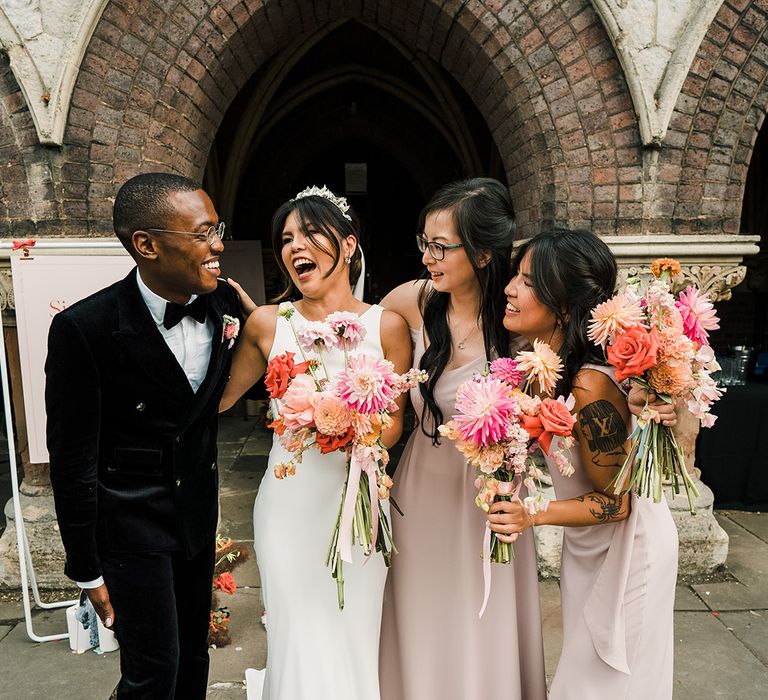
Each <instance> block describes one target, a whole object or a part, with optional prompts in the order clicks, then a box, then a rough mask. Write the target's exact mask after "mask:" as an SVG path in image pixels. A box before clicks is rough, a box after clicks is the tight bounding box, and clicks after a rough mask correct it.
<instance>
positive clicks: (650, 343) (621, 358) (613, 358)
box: [608, 326, 659, 382]
mask: <svg viewBox="0 0 768 700" xmlns="http://www.w3.org/2000/svg"><path fill="white" fill-rule="evenodd" d="M658 350H659V334H658V333H657V332H656V329H655V328H651V330H650V331H647V330H646V329H645V328H643V327H642V326H634V327H633V328H630V329H629V330H628V331H624V333H622V334H621V335H620V336H618V337H617V338H616V340H615V341H614V342H613V345H609V346H608V362H610V363H611V364H612V365H613V366H614V367H615V368H616V381H619V382H621V381H623V380H624V379H626V378H627V377H639V376H641V375H642V374H643V372H645V370H647V369H650V368H651V367H653V366H654V365H655V364H656V353H657V352H658Z"/></svg>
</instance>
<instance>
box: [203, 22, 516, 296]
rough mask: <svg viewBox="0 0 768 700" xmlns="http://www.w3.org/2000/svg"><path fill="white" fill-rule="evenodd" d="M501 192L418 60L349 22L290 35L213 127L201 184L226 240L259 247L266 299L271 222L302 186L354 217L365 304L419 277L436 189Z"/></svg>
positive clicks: (272, 286)
mask: <svg viewBox="0 0 768 700" xmlns="http://www.w3.org/2000/svg"><path fill="white" fill-rule="evenodd" d="M477 175H487V176H491V177H495V178H498V179H500V180H501V181H502V182H505V184H506V178H505V173H504V169H503V166H502V161H501V158H500V156H499V152H498V150H497V147H496V144H495V143H494V140H493V137H492V136H491V134H490V131H489V130H488V127H487V125H486V123H485V120H484V119H483V117H482V116H481V114H480V113H479V112H478V110H477V108H476V107H475V106H474V104H473V103H472V101H471V100H470V98H469V97H468V96H467V94H466V93H465V92H464V90H463V89H462V88H461V87H460V86H459V85H458V84H457V83H456V82H455V81H454V80H453V78H451V76H450V75H449V74H448V73H447V72H446V71H445V70H444V69H442V68H441V67H440V66H439V65H438V64H436V63H435V62H434V61H433V60H432V59H430V58H429V57H428V56H426V55H424V54H421V53H419V52H416V53H414V52H412V51H410V50H408V49H407V48H406V47H404V46H402V45H401V44H400V43H399V42H398V41H397V40H396V39H395V38H394V37H392V36H390V35H387V34H384V33H382V32H381V31H378V30H377V31H374V30H373V29H371V28H369V27H368V26H366V25H364V24H361V23H359V22H356V21H345V22H342V23H337V24H335V25H331V26H328V27H325V28H323V29H322V30H319V31H318V32H316V33H315V34H314V35H312V36H309V37H308V36H303V35H302V36H299V37H297V38H296V39H295V40H293V41H292V43H290V44H289V45H288V46H286V47H285V48H283V49H282V50H281V51H280V52H278V53H277V54H275V55H274V56H273V57H272V58H271V59H270V60H269V61H267V62H266V63H265V64H264V65H262V66H261V67H260V69H259V70H258V71H257V72H256V73H255V74H254V75H253V76H252V77H251V79H250V80H249V82H248V83H247V84H246V85H245V87H244V88H243V89H242V90H241V91H240V93H239V94H238V96H237V98H236V99H235V100H234V102H233V103H232V105H231V107H230V108H229V110H228V112H227V114H226V115H225V118H224V120H223V122H222V124H221V127H220V129H219V132H218V134H217V137H216V139H215V142H214V144H213V147H212V149H211V153H210V156H209V162H208V165H207V168H206V176H205V186H206V188H207V189H208V191H209V192H211V193H212V196H213V198H214V201H215V203H216V205H217V207H218V209H219V212H220V215H221V216H222V218H223V219H224V220H225V221H226V222H227V224H228V228H229V229H230V230H231V232H232V236H233V238H234V240H235V241H261V249H262V260H263V282H264V288H265V292H266V297H267V298H270V297H271V296H273V295H274V294H275V293H276V292H278V291H279V290H280V287H281V281H280V274H279V271H278V268H277V266H276V264H275V263H274V256H273V254H272V250H271V243H270V231H269V229H270V219H271V215H272V213H273V211H274V210H275V209H276V208H277V206H279V204H281V203H282V202H283V201H285V200H286V199H288V198H290V197H292V196H293V195H294V194H295V193H296V192H298V191H300V190H302V189H304V188H305V187H307V186H308V185H312V184H314V185H320V186H322V185H327V186H328V187H329V188H331V189H332V190H333V191H334V192H336V193H338V194H343V195H345V196H346V197H347V199H348V200H349V202H350V203H351V204H352V206H353V207H354V208H355V210H356V211H357V212H358V214H359V216H360V220H361V224H362V232H363V234H362V245H363V249H364V251H365V255H366V266H367V269H366V300H367V301H371V302H373V301H378V300H379V299H381V297H382V296H384V295H385V294H386V293H387V292H388V291H389V290H390V289H392V288H393V287H394V286H396V285H397V284H399V283H401V282H404V281H406V280H408V279H413V278H414V277H417V276H418V275H419V274H420V273H421V262H420V260H421V255H420V254H419V253H418V251H417V250H416V245H415V242H414V236H415V234H416V225H417V218H418V213H419V211H420V210H421V208H422V207H423V206H424V204H425V203H426V202H427V201H428V200H429V198H430V197H431V196H432V194H433V193H434V192H435V190H437V189H438V188H439V187H440V186H441V185H443V184H445V183H446V182H450V181H451V180H455V179H459V178H463V177H470V176H477Z"/></svg>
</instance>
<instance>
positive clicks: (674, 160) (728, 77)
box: [658, 0, 768, 233]
mask: <svg viewBox="0 0 768 700" xmlns="http://www.w3.org/2000/svg"><path fill="white" fill-rule="evenodd" d="M767 28H768V1H766V0H726V1H725V2H724V3H723V5H722V6H721V8H720V10H719V11H718V13H717V16H716V17H715V20H714V22H713V23H712V25H711V26H710V28H709V30H708V32H707V34H706V36H705V37H704V40H703V41H702V43H701V46H700V47H699V51H698V53H697V55H696V58H695V60H694V62H693V64H692V66H691V69H690V71H689V73H688V77H687V79H686V81H685V83H684V85H683V89H682V92H681V95H680V97H679V99H678V101H677V105H676V108H675V112H674V115H673V117H672V121H671V124H670V128H669V132H668V134H667V137H666V139H665V142H664V148H663V150H662V153H661V157H660V160H661V163H662V164H663V165H662V173H661V175H660V179H661V181H662V188H661V191H660V194H661V196H660V198H659V199H660V205H659V208H658V214H659V216H660V217H662V219H663V220H664V219H666V220H668V219H669V218H670V217H671V219H672V230H673V231H675V232H680V233H695V232H699V231H702V232H726V233H738V232H739V224H740V219H741V207H742V197H743V193H744V185H745V182H746V177H747V169H748V166H749V161H750V158H751V155H752V149H753V146H754V143H755V139H756V137H757V133H758V130H759V129H760V126H761V125H762V122H763V118H764V116H765V112H766V108H768V83H766V77H768V35H767V34H766V29H767Z"/></svg>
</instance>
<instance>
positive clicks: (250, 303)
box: [227, 277, 259, 318]
mask: <svg viewBox="0 0 768 700" xmlns="http://www.w3.org/2000/svg"><path fill="white" fill-rule="evenodd" d="M227 284H228V285H229V286H230V287H232V289H234V290H235V293H236V294H237V298H238V300H239V301H240V308H241V309H242V310H243V317H244V318H248V317H249V316H250V315H251V314H252V313H253V312H254V311H255V310H256V309H258V308H259V307H258V305H257V304H256V302H255V301H254V300H253V299H251V297H250V296H249V295H248V293H247V292H246V291H245V290H244V289H243V288H242V286H241V285H240V284H239V283H238V282H235V280H233V279H232V278H231V277H227Z"/></svg>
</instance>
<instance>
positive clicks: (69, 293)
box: [11, 254, 134, 464]
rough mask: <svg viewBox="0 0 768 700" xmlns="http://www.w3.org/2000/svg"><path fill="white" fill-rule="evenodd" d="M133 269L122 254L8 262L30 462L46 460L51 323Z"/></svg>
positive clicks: (42, 257) (128, 260) (35, 462)
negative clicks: (46, 406) (48, 354)
mask: <svg viewBox="0 0 768 700" xmlns="http://www.w3.org/2000/svg"><path fill="white" fill-rule="evenodd" d="M133 266H134V262H133V260H132V258H131V257H130V256H128V254H125V255H35V256H34V257H32V258H29V259H26V260H25V259H21V258H17V257H13V258H11V271H12V273H13V292H14V297H15V300H16V325H17V327H18V334H19V354H20V359H21V380H22V384H23V387H24V411H25V413H26V417H27V433H28V437H29V459H30V462H32V463H34V464H37V463H41V462H47V461H48V449H47V447H46V443H45V371H44V367H45V357H46V355H47V353H48V328H49V327H50V325H51V319H52V318H53V317H54V316H55V315H56V314H57V313H58V312H59V311H61V310H63V309H65V308H66V307H68V306H71V305H72V304H74V303H75V302H76V301H79V300H80V299H84V298H85V297H87V296H89V295H90V294H93V293H94V292H97V291H99V289H103V288H104V287H108V286H109V285H110V284H112V283H113V282H117V281H118V280H121V279H122V278H123V277H125V276H126V275H127V274H128V272H129V270H130V269H131V268H132V267H133Z"/></svg>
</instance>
